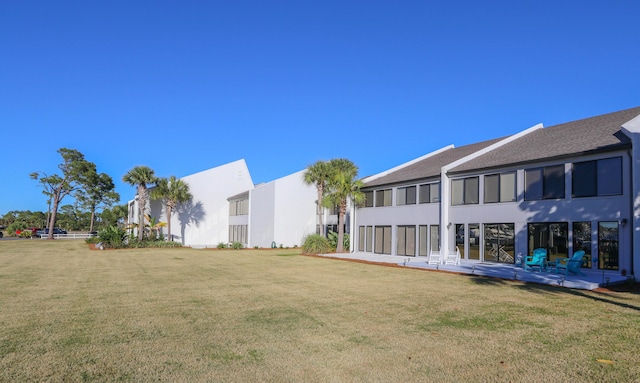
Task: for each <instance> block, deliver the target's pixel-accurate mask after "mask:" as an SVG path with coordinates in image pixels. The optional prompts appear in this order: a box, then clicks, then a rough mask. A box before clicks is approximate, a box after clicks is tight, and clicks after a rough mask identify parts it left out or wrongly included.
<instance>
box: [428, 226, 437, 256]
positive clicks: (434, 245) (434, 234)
mask: <svg viewBox="0 0 640 383" xmlns="http://www.w3.org/2000/svg"><path fill="white" fill-rule="evenodd" d="M429 239H430V241H431V250H432V251H440V225H431V238H429Z"/></svg>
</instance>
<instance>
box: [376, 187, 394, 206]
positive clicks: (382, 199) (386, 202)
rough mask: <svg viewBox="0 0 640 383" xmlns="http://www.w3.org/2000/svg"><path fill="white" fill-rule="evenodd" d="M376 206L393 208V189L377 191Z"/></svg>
mask: <svg viewBox="0 0 640 383" xmlns="http://www.w3.org/2000/svg"><path fill="white" fill-rule="evenodd" d="M376 206H377V207H380V206H391V189H384V190H376Z"/></svg>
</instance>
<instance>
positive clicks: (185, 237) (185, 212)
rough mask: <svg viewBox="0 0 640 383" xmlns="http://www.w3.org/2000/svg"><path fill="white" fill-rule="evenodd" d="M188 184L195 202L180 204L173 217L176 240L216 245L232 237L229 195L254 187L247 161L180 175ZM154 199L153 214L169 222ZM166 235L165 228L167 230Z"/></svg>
mask: <svg viewBox="0 0 640 383" xmlns="http://www.w3.org/2000/svg"><path fill="white" fill-rule="evenodd" d="M181 179H182V180H183V181H184V182H186V183H187V184H189V191H190V192H191V194H192V195H193V199H192V201H190V202H189V203H185V204H179V205H178V207H177V208H176V211H174V212H173V214H172V217H171V234H172V236H173V237H174V240H176V241H179V242H182V243H183V244H184V245H187V246H206V247H215V246H216V245H217V244H218V243H220V242H224V243H227V242H228V240H229V201H227V198H229V197H230V196H233V195H236V194H239V193H242V192H245V191H247V190H249V189H251V188H253V181H252V180H251V175H250V174H249V169H248V168H247V164H246V163H245V161H244V160H238V161H235V162H231V163H228V164H225V165H221V166H218V167H215V168H212V169H209V170H205V171H202V172H199V173H195V174H192V175H189V176H186V177H182V178H181ZM159 209H160V207H159V205H158V204H156V203H155V202H153V203H152V216H161V217H162V220H163V221H165V222H166V221H167V217H166V212H165V211H164V209H162V212H161V214H160V211H159ZM164 233H165V234H166V233H167V231H166V228H165V230H164Z"/></svg>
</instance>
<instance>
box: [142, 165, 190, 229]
mask: <svg viewBox="0 0 640 383" xmlns="http://www.w3.org/2000/svg"><path fill="white" fill-rule="evenodd" d="M151 196H152V197H153V198H155V199H161V200H163V201H164V204H165V209H166V211H167V232H168V235H167V237H168V238H169V241H171V240H172V237H171V214H172V212H173V211H174V210H175V208H176V206H178V204H179V203H184V202H187V201H189V200H190V199H191V198H193V196H192V195H191V193H190V192H189V184H188V183H186V182H184V181H183V180H181V179H179V178H176V176H171V177H170V178H169V179H166V178H160V179H159V180H158V184H157V187H156V188H154V189H153V190H152V191H151Z"/></svg>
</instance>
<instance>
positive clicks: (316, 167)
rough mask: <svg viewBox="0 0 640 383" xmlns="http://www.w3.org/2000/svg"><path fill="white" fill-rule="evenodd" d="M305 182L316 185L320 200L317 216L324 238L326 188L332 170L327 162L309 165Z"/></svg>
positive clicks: (318, 201)
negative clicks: (323, 200) (323, 201)
mask: <svg viewBox="0 0 640 383" xmlns="http://www.w3.org/2000/svg"><path fill="white" fill-rule="evenodd" d="M303 177H304V182H305V183H306V184H308V185H315V186H316V190H318V200H317V201H316V203H317V205H318V206H317V209H316V214H317V215H318V226H319V227H320V233H319V234H320V235H322V236H324V220H323V210H324V209H323V208H322V207H323V203H322V199H323V197H324V192H325V188H326V187H327V181H329V178H330V177H331V169H330V167H329V163H328V162H326V161H316V162H315V163H314V164H313V165H309V167H308V168H307V170H306V171H305V172H304V175H303Z"/></svg>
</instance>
